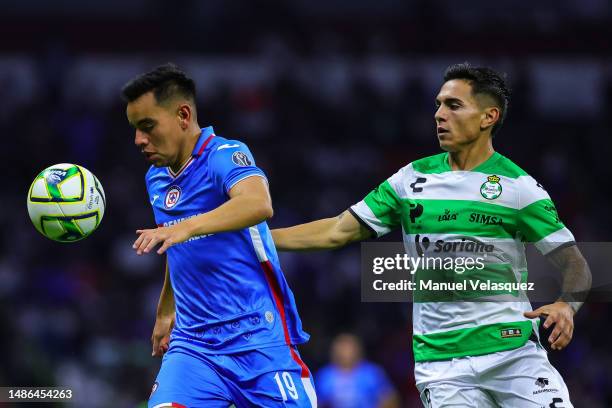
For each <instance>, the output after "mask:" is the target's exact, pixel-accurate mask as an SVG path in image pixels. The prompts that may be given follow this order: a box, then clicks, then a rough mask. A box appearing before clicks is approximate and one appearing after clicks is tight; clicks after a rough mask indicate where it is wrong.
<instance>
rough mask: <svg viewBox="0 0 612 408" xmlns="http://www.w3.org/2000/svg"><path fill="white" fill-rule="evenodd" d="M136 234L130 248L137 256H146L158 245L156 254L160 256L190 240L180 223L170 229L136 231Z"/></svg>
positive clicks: (159, 228)
mask: <svg viewBox="0 0 612 408" xmlns="http://www.w3.org/2000/svg"><path fill="white" fill-rule="evenodd" d="M136 233H137V234H139V237H138V238H137V239H136V241H134V245H132V248H134V249H135V250H136V253H137V254H138V255H142V254H143V253H145V254H148V253H149V252H150V251H151V250H152V249H153V248H155V247H156V246H157V245H159V244H160V243H161V244H162V245H161V247H160V248H159V249H158V250H157V253H158V254H159V255H161V254H163V253H164V252H166V250H167V249H168V248H170V247H171V246H172V245H174V244H178V243H181V242H184V241H187V240H188V239H189V238H190V236H189V233H188V232H187V231H186V228H184V227H183V226H182V225H181V224H180V223H179V224H175V225H172V226H170V227H158V228H155V229H144V230H136Z"/></svg>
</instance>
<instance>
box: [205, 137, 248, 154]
mask: <svg viewBox="0 0 612 408" xmlns="http://www.w3.org/2000/svg"><path fill="white" fill-rule="evenodd" d="M246 147H247V145H246V143H244V142H243V141H242V140H237V139H228V138H225V137H223V136H215V137H214V138H212V139H211V141H210V147H209V149H210V152H211V154H216V153H218V152H223V151H224V150H227V151H233V150H236V149H241V148H246Z"/></svg>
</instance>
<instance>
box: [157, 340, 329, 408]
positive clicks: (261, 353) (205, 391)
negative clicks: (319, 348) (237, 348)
mask: <svg viewBox="0 0 612 408" xmlns="http://www.w3.org/2000/svg"><path fill="white" fill-rule="evenodd" d="M232 404H234V405H235V406H236V408H242V407H296V408H298V407H299V408H302V407H303V408H306V407H307V408H312V407H316V406H317V396H316V394H315V390H314V386H313V380H312V376H311V374H310V371H309V370H308V367H306V364H304V362H303V361H302V359H301V358H300V356H299V354H298V352H297V349H296V348H295V347H294V346H287V345H283V346H273V347H265V348H261V349H256V350H249V351H244V352H239V353H232V354H208V353H203V352H201V351H198V350H197V349H196V347H194V345H193V344H189V343H184V342H181V341H176V340H173V341H172V342H171V345H170V349H169V350H168V352H166V354H165V355H164V357H163V360H162V365H161V368H160V370H159V373H158V374H157V379H156V381H155V384H154V385H153V391H152V392H151V397H150V398H149V404H148V408H161V407H178V408H184V407H187V408H200V407H202V408H204V407H205V408H217V407H218V408H221V407H222V408H227V407H228V406H230V405H232Z"/></svg>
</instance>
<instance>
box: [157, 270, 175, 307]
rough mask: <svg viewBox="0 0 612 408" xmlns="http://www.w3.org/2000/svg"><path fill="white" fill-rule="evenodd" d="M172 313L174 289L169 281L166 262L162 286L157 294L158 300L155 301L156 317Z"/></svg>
mask: <svg viewBox="0 0 612 408" xmlns="http://www.w3.org/2000/svg"><path fill="white" fill-rule="evenodd" d="M174 313H175V306H174V291H173V290H172V284H171V283H170V272H169V271H168V264H166V274H165V276H164V286H163V287H162V291H161V293H160V295H159V302H158V303H157V317H170V316H172V315H174Z"/></svg>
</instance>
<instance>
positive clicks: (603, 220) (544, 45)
mask: <svg viewBox="0 0 612 408" xmlns="http://www.w3.org/2000/svg"><path fill="white" fill-rule="evenodd" d="M610 38H612V6H610V4H609V2H607V1H606V0H562V1H559V0H558V1H552V0H546V1H539V2H516V1H513V0H500V1H497V2H495V3H492V2H485V1H472V2H469V4H468V3H466V2H456V1H450V0H420V1H411V2H406V1H400V0H378V1H376V2H362V1H357V2H355V1H348V0H327V1H325V2H312V1H304V0H291V1H284V2H270V1H261V0H259V1H253V0H251V1H249V0H235V1H232V2H224V1H221V0H214V1H210V0H208V1H202V2H197V1H193V0H192V1H183V2H180V3H172V2H164V1H144V0H138V1H131V2H124V1H119V0H110V1H106V2H91V3H88V2H76V1H70V0H64V1H59V2H45V1H44V0H22V1H20V2H14V3H13V4H8V3H7V2H1V3H0V100H1V101H2V109H0V133H1V134H2V148H1V149H0V163H2V170H3V171H2V174H3V177H2V189H1V191H2V193H1V199H0V206H1V208H2V211H0V321H1V322H2V324H1V325H0V327H1V328H0V334H1V335H0V349H1V350H2V357H1V358H0V385H3V386H6V385H33V386H35V385H38V386H46V385H56V384H57V385H67V386H71V387H73V388H74V389H75V391H76V392H77V393H78V394H80V396H81V397H80V398H81V399H80V400H79V402H77V404H75V406H83V407H102V406H108V404H109V403H110V402H113V403H114V404H113V406H119V407H131V406H135V405H137V404H138V403H139V402H141V401H143V400H144V399H145V398H146V396H148V393H149V391H150V387H151V384H152V381H153V379H154V376H155V374H156V372H157V368H158V365H159V360H156V359H153V358H151V357H150V343H149V337H150V334H151V329H152V325H153V322H154V311H155V306H156V303H157V298H158V295H159V290H160V287H161V284H162V280H163V268H162V259H161V258H159V257H157V256H155V255H149V256H145V257H137V256H135V255H134V254H133V251H132V249H131V243H132V241H133V239H134V237H135V234H134V231H135V230H136V229H137V228H140V227H145V226H153V225H154V222H153V218H152V214H151V210H150V208H149V205H148V200H147V197H146V195H145V187H144V181H143V177H144V173H145V171H146V168H147V166H146V164H145V163H144V160H143V158H142V157H141V156H140V154H139V152H138V150H137V149H136V148H135V147H134V145H133V132H132V130H131V128H130V127H129V126H128V123H127V121H126V118H125V106H124V104H123V103H122V102H121V101H120V99H119V97H118V94H119V89H120V87H121V85H123V83H125V82H126V81H127V80H128V79H130V78H131V77H133V76H134V75H136V74H138V73H140V72H143V71H145V70H148V69H150V68H152V67H153V66H155V65H158V64H160V63H164V62H166V61H174V62H176V63H178V64H179V65H180V66H182V67H183V68H185V69H186V70H187V71H188V72H189V73H190V74H192V76H193V77H194V78H195V79H196V81H197V84H198V92H199V97H198V107H199V113H198V117H199V121H200V124H201V125H202V126H205V125H209V124H212V125H213V126H214V127H215V130H216V132H217V134H220V135H223V136H226V137H230V138H237V139H241V140H243V141H245V142H246V143H248V144H249V146H250V147H251V150H252V151H253V153H254V154H255V157H256V159H257V161H258V164H259V166H260V167H262V168H263V169H264V170H265V171H266V173H267V174H268V176H269V179H270V184H271V192H272V196H273V200H274V207H275V210H276V213H275V216H274V218H273V219H272V220H271V221H270V225H271V226H272V227H275V226H287V225H292V224H295V223H300V222H304V221H307V220H312V219H315V218H319V217H326V216H333V215H336V214H338V213H340V212H341V211H343V210H344V209H346V208H347V207H348V206H349V205H350V204H352V203H354V202H356V201H358V200H359V199H361V198H362V197H363V196H364V195H365V194H366V193H367V192H368V191H369V190H370V189H371V188H372V187H374V186H376V185H377V184H378V183H379V182H380V181H382V180H383V179H385V178H386V177H388V176H389V175H391V174H392V173H393V172H394V171H395V170H396V169H398V168H399V167H401V166H403V165H405V164H406V163H408V162H409V161H411V160H413V159H416V158H419V157H422V156H426V155H429V154H433V153H436V152H438V150H439V149H438V145H437V141H436V137H435V127H434V121H433V114H434V102H433V100H434V96H435V94H436V93H437V91H438V89H439V86H440V80H441V76H442V72H443V70H444V68H445V67H446V66H447V65H448V64H451V63H455V62H463V61H470V62H473V63H476V64H477V63H484V64H488V65H491V66H493V67H495V68H497V69H500V70H503V71H505V72H507V73H508V74H509V77H510V83H511V86H512V88H513V89H514V97H513V100H512V103H511V107H510V111H509V116H508V119H507V122H506V124H505V125H504V127H503V128H502V130H501V132H500V133H499V135H498V136H496V139H495V147H496V149H497V150H498V151H500V152H501V153H502V154H504V155H507V156H509V157H510V158H512V159H513V160H514V161H515V162H517V163H518V164H519V165H521V166H522V167H523V168H525V169H526V170H527V171H528V172H530V173H531V174H532V175H533V176H534V177H536V178H537V179H538V180H539V181H540V182H541V183H542V184H543V185H544V186H546V188H547V190H548V191H549V193H550V194H551V196H552V197H553V199H554V201H555V202H556V203H557V207H558V209H559V213H560V214H561V217H562V219H563V220H564V221H565V223H566V224H567V225H568V226H569V228H570V229H571V230H572V231H573V232H574V234H575V235H576V237H578V238H579V239H580V240H581V241H607V240H609V237H610V227H611V225H610V224H611V223H610V216H609V214H610V213H609V202H610V201H609V200H610V198H611V197H610V179H609V177H610V170H609V155H610V152H611V149H610V147H611V142H610V134H611V132H610V130H611V129H610V117H612V59H611V58H610V57H611V55H610V46H609V40H610ZM58 162H75V163H79V164H82V165H84V166H85V167H87V168H89V169H90V170H92V171H93V172H94V173H95V174H96V175H97V176H98V177H99V179H100V180H101V181H102V183H103V186H104V188H105V190H106V195H107V198H108V208H107V212H106V215H105V217H104V220H103V223H102V225H101V227H100V229H99V231H97V232H96V233H95V234H94V235H93V236H92V237H90V238H88V239H87V240H85V241H83V242H80V243H77V244H73V245H61V244H57V243H53V242H50V241H48V240H46V239H44V238H42V237H41V236H40V235H38V233H37V232H36V231H35V230H34V228H33V227H32V225H31V224H30V221H29V219H28V217H27V213H26V206H25V196H26V192H27V189H28V186H29V184H30V182H31V180H32V179H33V178H34V176H35V175H36V174H37V172H38V171H40V170H41V169H43V168H44V167H46V166H48V165H50V164H53V163H58ZM392 239H399V235H394V236H393V238H392ZM282 261H283V266H284V270H285V273H286V275H287V278H288V280H289V282H290V284H291V287H292V289H293V291H294V292H295V295H296V299H297V302H298V306H299V309H300V312H301V315H302V319H303V322H304V326H305V328H306V329H307V331H309V332H310V334H311V335H312V339H311V341H310V342H309V343H308V344H306V345H305V346H303V347H301V351H302V353H303V357H304V359H305V360H306V361H307V363H308V364H309V365H310V366H311V368H312V369H314V370H316V369H317V368H318V367H320V366H322V365H323V364H325V363H326V362H327V358H328V346H329V343H330V340H331V338H332V337H333V336H334V335H335V334H337V333H339V332H341V331H351V332H354V333H357V334H358V335H359V336H360V337H361V338H362V339H363V341H364V342H365V345H366V351H367V355H368V356H369V357H370V359H371V360H373V361H375V362H377V363H379V364H381V365H382V366H384V368H385V370H386V371H387V373H388V374H389V376H390V377H391V379H392V380H393V382H394V384H395V386H396V387H397V389H398V390H399V392H400V394H401V397H402V400H403V404H404V406H407V407H412V406H417V394H416V389H415V387H414V379H413V375H412V366H413V361H412V353H411V348H410V344H411V328H410V327H411V305H407V304H366V303H361V302H360V292H359V288H360V286H359V284H360V280H359V246H358V245H353V246H351V247H349V248H346V249H343V250H340V251H337V252H333V253H332V252H328V253H311V254H285V255H283V257H282ZM611 311H612V307H611V306H610V305H609V304H603V303H600V304H588V305H586V306H585V307H584V308H583V309H582V310H581V312H580V313H579V315H578V316H577V319H576V330H575V333H574V340H573V342H572V343H571V345H570V347H569V348H568V349H567V350H565V351H563V352H560V353H558V352H557V353H553V354H551V355H550V358H551V360H552V361H553V363H554V364H555V366H556V367H557V368H558V369H559V371H561V373H562V374H563V375H564V377H565V380H566V382H567V384H568V386H569V389H570V392H571V395H572V399H573V401H574V403H575V406H576V407H593V408H595V407H609V406H612V375H611V370H610V368H609V367H610V366H612V352H611V351H610V347H609V338H608V336H609V327H610V323H612V320H611V318H610V312H611ZM0 405H1V404H0Z"/></svg>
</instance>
